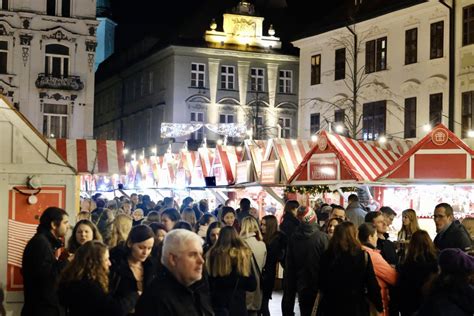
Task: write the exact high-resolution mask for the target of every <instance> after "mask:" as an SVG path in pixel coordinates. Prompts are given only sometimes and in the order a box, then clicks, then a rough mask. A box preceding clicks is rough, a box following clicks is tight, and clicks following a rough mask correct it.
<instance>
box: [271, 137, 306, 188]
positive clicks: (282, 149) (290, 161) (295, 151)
mask: <svg viewBox="0 0 474 316" xmlns="http://www.w3.org/2000/svg"><path fill="white" fill-rule="evenodd" d="M313 145H314V143H313V142H311V141H310V140H294V139H282V138H275V139H272V140H270V143H269V145H268V147H267V152H266V153H265V156H264V160H270V158H271V155H272V153H274V154H275V155H276V159H279V160H280V163H281V165H282V167H283V171H284V174H285V178H286V179H289V178H290V177H291V175H293V173H294V172H295V170H296V168H297V167H298V166H299V165H300V163H301V162H302V161H303V159H304V157H305V155H306V153H308V152H309V151H310V150H311V148H312V147H313Z"/></svg>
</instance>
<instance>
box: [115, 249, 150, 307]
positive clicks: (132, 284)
mask: <svg viewBox="0 0 474 316" xmlns="http://www.w3.org/2000/svg"><path fill="white" fill-rule="evenodd" d="M127 257H128V251H127V247H126V246H125V245H119V246H117V247H115V248H112V249H111V250H110V262H111V263H112V266H111V267H110V289H111V294H112V295H113V296H114V298H118V299H120V298H123V297H127V296H129V295H130V293H138V286H137V280H136V279H135V276H134V275H133V272H132V270H131V269H130V266H129V264H128V259H127ZM156 273H157V264H156V261H155V259H154V258H152V257H151V256H150V257H148V258H147V259H146V260H145V262H143V290H145V289H146V288H147V287H148V286H150V284H151V282H152V281H153V279H154V278H155V277H156ZM132 310H133V309H131V310H130V311H129V312H130V313H131V312H132Z"/></svg>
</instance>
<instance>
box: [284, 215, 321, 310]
mask: <svg viewBox="0 0 474 316" xmlns="http://www.w3.org/2000/svg"><path fill="white" fill-rule="evenodd" d="M296 218H298V219H299V221H300V222H301V224H300V225H299V226H298V228H296V231H295V232H294V233H293V235H292V236H291V238H290V240H289V242H288V250H287V251H288V253H287V256H286V269H287V273H288V283H289V284H288V286H289V288H290V289H294V290H296V292H297V293H298V301H299V305H300V311H301V315H302V316H306V315H311V311H312V308H313V304H314V300H315V299H316V295H317V293H318V289H319V282H318V275H319V262H320V258H321V255H322V254H323V253H324V251H325V250H326V248H327V246H328V243H329V238H328V236H327V235H326V234H325V233H323V232H321V231H320V229H319V225H318V224H317V217H316V213H315V212H314V210H312V209H311V208H310V207H306V206H300V207H299V208H298V210H297V212H296Z"/></svg>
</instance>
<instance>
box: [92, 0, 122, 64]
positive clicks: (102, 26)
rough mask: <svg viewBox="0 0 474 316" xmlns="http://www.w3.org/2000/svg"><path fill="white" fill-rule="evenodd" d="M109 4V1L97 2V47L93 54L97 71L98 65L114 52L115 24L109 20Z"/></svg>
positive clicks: (98, 0) (110, 13) (100, 0)
mask: <svg viewBox="0 0 474 316" xmlns="http://www.w3.org/2000/svg"><path fill="white" fill-rule="evenodd" d="M111 15H112V12H111V4H110V1H109V0H97V20H98V21H99V26H98V27H97V47H96V53H95V66H94V69H95V70H97V68H98V67H99V65H100V63H101V62H103V61H104V60H106V59H107V58H108V57H109V56H110V55H112V54H113V53H114V50H115V27H116V26H117V23H115V22H114V21H113V20H112V18H111Z"/></svg>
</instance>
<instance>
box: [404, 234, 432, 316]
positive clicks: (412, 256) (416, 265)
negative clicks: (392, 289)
mask: <svg viewBox="0 0 474 316" xmlns="http://www.w3.org/2000/svg"><path fill="white" fill-rule="evenodd" d="M437 258H438V255H437V252H436V248H435V246H434V244H433V242H432V241H431V238H430V235H428V233H427V232H426V231H424V230H417V231H416V232H414V233H413V235H411V239H410V243H409V244H408V248H407V254H406V258H405V261H404V262H403V264H402V265H401V266H400V267H399V271H400V279H399V282H398V295H399V297H400V303H399V306H400V312H401V314H402V316H411V315H413V314H414V313H415V312H416V311H417V310H418V308H419V307H420V305H421V304H422V303H423V288H425V285H426V284H427V283H428V282H429V280H430V279H432V278H433V277H434V276H435V275H436V274H437V273H438V261H437Z"/></svg>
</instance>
